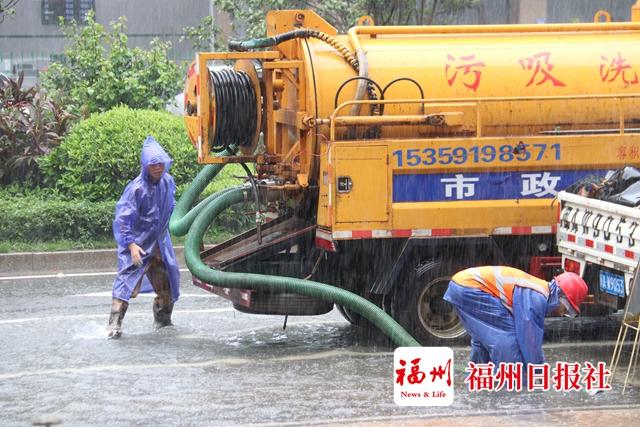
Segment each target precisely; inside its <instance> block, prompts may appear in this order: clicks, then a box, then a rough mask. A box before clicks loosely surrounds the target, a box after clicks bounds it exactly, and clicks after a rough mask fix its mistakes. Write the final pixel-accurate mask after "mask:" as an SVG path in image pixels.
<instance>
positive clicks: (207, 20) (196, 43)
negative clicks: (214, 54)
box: [180, 15, 220, 51]
mask: <svg viewBox="0 0 640 427" xmlns="http://www.w3.org/2000/svg"><path fill="white" fill-rule="evenodd" d="M182 32H183V33H184V35H183V36H181V37H180V42H181V43H182V42H183V41H185V40H189V41H190V42H191V45H192V46H193V50H195V51H206V50H214V48H215V45H216V44H217V41H218V40H219V37H220V30H219V29H218V27H216V25H215V22H214V21H213V16H211V15H207V16H205V17H204V18H202V20H201V21H200V24H198V25H197V26H195V27H184V28H183V29H182Z"/></svg>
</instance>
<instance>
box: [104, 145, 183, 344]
mask: <svg viewBox="0 0 640 427" xmlns="http://www.w3.org/2000/svg"><path fill="white" fill-rule="evenodd" d="M172 162H173V161H172V160H171V158H170V157H169V155H168V154H167V152H166V151H164V149H163V148H162V147H161V146H160V144H158V142H157V141H156V140H155V139H153V138H152V137H150V136H149V137H147V139H146V140H145V141H144V144H143V146H142V153H141V156H140V163H141V164H142V168H141V171H140V175H138V176H137V177H136V178H135V179H134V180H132V181H130V182H129V184H127V186H126V188H125V189H124V192H123V193H122V196H120V200H119V201H118V203H117V205H116V214H115V220H114V221H113V235H114V237H115V240H116V243H117V244H118V275H117V277H116V278H115V280H114V282H113V293H112V294H113V302H112V305H111V316H110V317H109V324H108V326H107V332H108V337H109V338H119V337H120V335H121V334H122V319H123V318H124V315H125V313H126V312H127V308H128V306H129V298H135V296H136V295H137V294H138V293H139V292H151V291H155V293H156V298H155V300H154V301H153V317H154V320H155V325H156V327H163V326H169V325H171V312H172V310H173V304H174V303H175V302H176V301H177V300H178V296H179V295H180V289H179V286H180V271H179V268H178V263H177V261H176V255H175V253H174V251H173V247H172V246H171V238H170V237H169V231H168V226H169V218H170V216H171V212H172V211H173V207H174V205H175V191H176V186H175V183H174V181H173V178H172V177H171V175H169V168H170V167H171V163H172Z"/></svg>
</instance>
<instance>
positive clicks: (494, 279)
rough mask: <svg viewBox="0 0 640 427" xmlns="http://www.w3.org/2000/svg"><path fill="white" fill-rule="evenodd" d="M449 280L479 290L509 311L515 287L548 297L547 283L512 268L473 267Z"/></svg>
mask: <svg viewBox="0 0 640 427" xmlns="http://www.w3.org/2000/svg"><path fill="white" fill-rule="evenodd" d="M451 280H452V281H453V282H455V283H457V284H458V285H460V286H464V287H467V288H476V289H481V290H483V291H485V292H487V293H489V294H491V295H493V296H494V297H496V298H500V300H501V301H502V304H503V305H504V306H505V307H507V308H508V309H509V310H511V306H512V305H513V290H514V288H515V286H521V287H523V288H529V289H533V290H534V291H536V292H539V293H541V294H542V295H544V296H545V297H547V298H548V297H549V283H547V282H546V281H544V280H542V279H538V278H537V277H534V276H532V275H530V274H527V273H525V272H524V271H521V270H518V269H516V268H512V267H491V266H487V267H475V268H468V269H466V270H463V271H461V272H459V273H456V274H454V276H453V277H452V278H451Z"/></svg>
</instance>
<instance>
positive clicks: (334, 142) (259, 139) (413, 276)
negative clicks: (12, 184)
mask: <svg viewBox="0 0 640 427" xmlns="http://www.w3.org/2000/svg"><path fill="white" fill-rule="evenodd" d="M266 21H267V36H268V37H267V38H265V39H258V40H249V41H246V42H241V43H231V44H230V50H231V51H230V52H216V53H199V54H198V55H197V56H196V60H195V62H194V63H193V64H192V66H191V68H190V69H189V72H188V79H187V87H186V93H185V105H186V116H185V121H186V124H187V129H188V133H189V136H190V138H191V140H192V142H193V145H194V147H195V149H196V150H197V152H198V161H199V162H200V163H203V164H209V165H213V166H209V167H212V168H214V169H215V170H216V171H217V170H219V168H220V167H221V166H223V165H225V164H228V163H242V164H246V163H252V164H253V165H254V168H255V169H254V170H255V173H252V172H250V169H249V168H248V167H247V168H246V170H247V172H248V174H249V176H250V185H249V184H247V186H246V187H245V188H243V189H242V190H239V191H240V192H239V193H238V194H240V196H237V197H236V199H234V202H243V201H245V200H247V201H252V200H256V201H258V203H257V204H256V206H257V208H256V223H257V224H256V228H255V229H254V230H252V231H249V232H247V233H244V234H242V235H240V236H237V237H235V238H233V239H231V240H230V241H228V242H225V243H224V244H221V245H219V246H217V247H216V248H214V249H212V250H209V251H205V252H203V253H202V254H199V255H200V258H201V260H202V261H203V264H204V265H206V266H207V267H210V268H213V269H215V270H216V271H221V272H233V273H244V274H245V276H234V277H238V280H236V281H234V282H233V283H231V281H225V280H220V281H216V283H212V280H213V279H211V280H209V279H207V277H212V276H203V275H201V274H198V273H197V272H196V271H197V270H198V268H196V267H193V264H194V263H195V261H193V262H192V263H191V264H190V265H189V266H190V269H191V270H192V271H194V276H196V277H194V283H195V284H196V285H198V286H200V287H202V288H204V289H207V290H209V291H212V292H215V293H218V294H220V295H222V296H224V297H226V298H228V299H231V300H232V301H233V304H234V307H235V308H237V309H238V310H241V311H244V312H248V313H256V314H281V315H313V314H321V313H325V312H327V311H329V310H331V309H332V308H333V305H334V302H333V301H331V300H329V299H328V298H323V297H322V296H321V297H320V298H318V297H312V296H309V295H301V294H299V293H297V292H295V291H291V290H290V289H289V288H282V287H279V285H277V283H276V280H275V279H274V282H273V284H272V286H270V287H267V288H260V287H256V286H253V284H252V283H253V282H252V281H253V280H258V279H257V278H258V277H261V276H264V275H267V276H275V277H276V278H294V279H296V280H299V279H303V280H307V281H318V282H325V283H330V284H333V285H334V286H337V287H339V288H342V289H346V290H349V291H351V292H353V293H355V294H358V295H360V296H362V297H364V298H365V299H367V300H368V301H370V302H372V303H374V304H375V305H377V306H379V307H381V308H382V309H383V310H384V311H386V312H387V313H388V314H390V315H391V316H392V317H393V318H394V319H395V320H396V321H397V322H398V323H399V324H401V325H402V326H404V327H405V328H406V329H407V330H408V331H409V332H410V333H411V334H412V335H413V336H415V337H416V338H418V340H419V341H421V342H422V343H431V344H437V343H446V342H447V341H448V340H452V339H455V338H458V337H460V336H461V335H463V334H464V329H463V328H462V326H461V324H460V322H459V321H458V319H457V317H456V314H455V311H453V309H452V307H450V306H449V305H448V304H447V303H445V302H444V301H443V300H442V295H443V293H444V291H445V290H446V286H447V284H448V281H449V278H450V277H451V275H452V274H453V273H455V272H457V271H458V270H460V269H463V268H466V267H469V266H477V265H483V264H485V265H486V264H501V265H511V266H514V267H518V268H521V269H524V270H526V271H529V272H530V273H532V274H534V275H537V276H539V277H545V278H549V277H550V276H551V275H552V274H554V273H556V272H557V271H558V269H560V268H561V265H560V257H559V256H558V253H557V250H556V244H555V232H556V223H557V219H558V204H557V203H554V198H555V196H556V194H557V193H558V192H559V191H561V190H563V189H564V188H566V187H567V186H568V185H570V184H572V183H573V182H575V181H577V180H579V179H581V178H583V177H585V176H587V175H592V174H603V173H604V172H605V171H607V170H610V169H615V168H618V167H620V166H622V165H625V164H629V163H638V162H639V161H640V2H638V4H636V5H635V6H634V7H633V10H632V22H627V23H611V22H597V23H586V24H584V23H583V24H550V25H497V26H392V27H388V26H375V25H373V23H372V20H371V19H370V18H367V17H365V18H361V20H360V21H359V23H358V26H356V27H353V28H352V29H351V30H349V32H348V34H346V35H343V34H338V33H337V31H336V29H335V28H333V27H332V26H331V25H330V24H328V23H327V22H326V21H324V20H323V19H322V18H321V17H319V16H318V15H316V14H315V13H314V12H313V11H309V10H286V11H273V12H270V13H269V14H268V15H267V17H266ZM216 168H217V169H216ZM214 174H215V173H214ZM203 185H204V184H202V185H201V186H200V188H199V189H198V191H200V190H201V189H202V188H201V187H202V186H203ZM196 193H197V192H196ZM194 194H195V193H194ZM191 202H193V200H189V201H188V203H187V204H190V203H191ZM205 205H206V201H205V202H203V203H201V204H200V205H199V206H203V207H202V210H206V209H209V210H211V208H210V207H207V206H205ZM188 207H190V206H188ZM188 207H187V208H188ZM195 210H197V209H195ZM185 212H186V211H185ZM185 212H183V214H184V213H185ZM180 215H181V214H179V215H178V216H180ZM174 216H175V215H174ZM214 216H215V214H212V215H211V218H210V219H212V218H213V217H214ZM176 228H178V227H175V224H172V230H174V229H176ZM200 232H201V230H200ZM194 242H195V243H194ZM196 244H197V245H199V244H200V241H199V240H197V239H196V240H194V241H193V242H191V245H192V246H193V245H196ZM194 247H195V246H194ZM197 261H198V262H199V261H200V260H197ZM203 268H204V267H203ZM258 275H261V276H258ZM216 277H217V276H216ZM242 277H244V279H241V278H242ZM242 280H246V285H244V286H243V283H245V282H242ZM278 283H279V282H278ZM337 305H338V308H339V309H340V310H341V312H342V314H343V315H344V316H345V317H346V318H347V319H348V320H350V321H351V322H352V323H366V319H364V318H363V317H362V315H361V313H360V312H359V311H355V310H353V309H352V308H349V307H350V306H349V305H348V304H346V303H344V304H341V303H337Z"/></svg>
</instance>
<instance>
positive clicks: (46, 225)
mask: <svg viewBox="0 0 640 427" xmlns="http://www.w3.org/2000/svg"><path fill="white" fill-rule="evenodd" d="M7 193H8V192H7V191H0V201H1V202H0V241H11V242H16V241H21V242H55V241H63V240H72V241H78V242H91V241H94V240H99V239H112V238H113V234H112V230H111V223H112V221H113V218H114V211H115V204H116V202H115V201H103V202H90V201H86V200H62V199H57V200H56V199H53V198H51V197H48V196H46V195H44V193H36V194H35V195H26V196H19V195H9V194H7ZM251 209H253V207H252V205H249V206H248V207H243V206H237V207H234V208H232V209H229V210H227V211H225V212H223V213H222V215H220V217H219V218H218V220H217V221H216V223H215V224H214V227H213V228H211V229H210V231H209V232H208V233H207V236H206V238H207V240H208V241H209V240H215V241H218V240H219V238H216V235H217V234H218V233H220V232H224V233H226V234H228V233H233V234H237V233H239V232H241V231H244V230H246V229H247V228H248V227H249V226H251V225H252V224H251V219H250V218H249V217H247V216H245V215H243V214H242V213H243V212H244V210H251Z"/></svg>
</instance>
